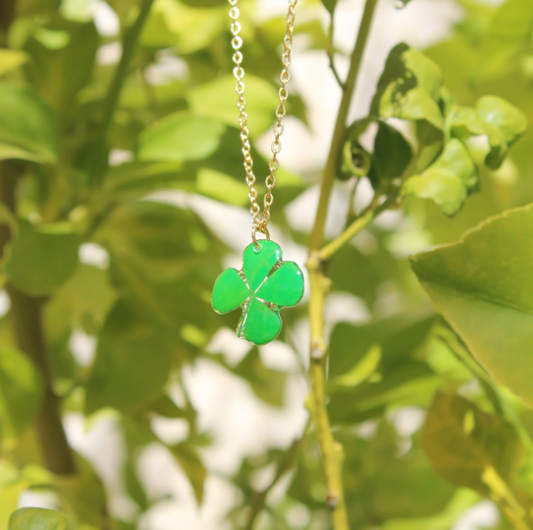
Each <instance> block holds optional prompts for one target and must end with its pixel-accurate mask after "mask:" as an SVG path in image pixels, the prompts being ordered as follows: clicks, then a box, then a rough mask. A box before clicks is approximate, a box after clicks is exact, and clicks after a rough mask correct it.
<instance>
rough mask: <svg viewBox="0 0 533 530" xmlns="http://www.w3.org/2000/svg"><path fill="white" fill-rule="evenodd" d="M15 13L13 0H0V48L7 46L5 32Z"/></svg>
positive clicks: (6, 32)
mask: <svg viewBox="0 0 533 530" xmlns="http://www.w3.org/2000/svg"><path fill="white" fill-rule="evenodd" d="M14 14H15V0H2V1H1V2H0V48H7V34H8V31H9V26H10V25H11V21H12V20H13V16H14Z"/></svg>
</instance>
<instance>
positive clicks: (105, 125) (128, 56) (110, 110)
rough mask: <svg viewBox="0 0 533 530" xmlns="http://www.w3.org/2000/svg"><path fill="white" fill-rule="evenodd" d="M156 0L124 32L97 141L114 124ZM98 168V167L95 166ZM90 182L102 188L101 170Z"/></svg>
mask: <svg viewBox="0 0 533 530" xmlns="http://www.w3.org/2000/svg"><path fill="white" fill-rule="evenodd" d="M153 3H154V0H143V2H142V3H141V6H140V10H139V15H138V16H137V19H136V20H135V22H134V23H133V24H132V25H131V26H130V27H129V28H128V29H127V30H126V31H125V32H124V37H123V39H122V56H121V58H120V61H119V63H118V66H117V68H116V70H115V75H114V76H113V80H112V81H111V86H110V87H109V92H108V94H107V98H106V100H105V101H104V105H103V111H102V112H103V119H102V122H101V123H100V126H99V127H98V130H97V134H96V138H97V140H103V139H105V138H106V137H107V132H108V130H109V127H110V126H111V123H112V122H113V116H114V115H115V111H116V109H117V106H118V102H119V99H120V94H121V93H122V89H123V87H124V83H125V82H126V79H127V77H128V71H129V67H130V63H131V60H132V58H133V54H134V52H135V48H136V46H137V41H138V40H139V37H140V35H141V31H142V29H143V27H144V24H145V23H146V20H147V19H148V15H149V14H150V10H151V8H152V5H153ZM95 167H96V166H95ZM89 182H90V184H91V186H92V187H93V188H100V187H101V185H102V172H101V168H99V169H98V170H94V171H92V172H91V175H90V177H89Z"/></svg>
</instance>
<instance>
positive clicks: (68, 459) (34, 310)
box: [0, 161, 76, 475]
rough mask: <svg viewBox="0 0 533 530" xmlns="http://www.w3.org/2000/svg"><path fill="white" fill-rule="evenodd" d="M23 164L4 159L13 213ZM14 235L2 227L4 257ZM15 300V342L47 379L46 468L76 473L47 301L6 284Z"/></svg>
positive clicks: (40, 420) (2, 195) (3, 179)
mask: <svg viewBox="0 0 533 530" xmlns="http://www.w3.org/2000/svg"><path fill="white" fill-rule="evenodd" d="M20 172H21V168H20V167H19V164H18V163H16V162H13V161H4V162H2V164H1V166H0V200H1V201H2V203H3V204H4V205H5V206H6V207H7V208H8V210H9V211H11V212H12V213H14V212H15V204H16V203H15V189H16V183H17V177H18V174H19V173H20ZM10 238H11V233H10V230H9V227H8V226H6V225H2V226H1V230H0V256H3V255H4V252H5V247H6V245H7V244H8V242H9V240H10ZM6 291H7V293H8V295H9V298H10V300H11V310H10V323H11V327H12V330H13V335H14V337H15V341H16V343H17V346H18V347H19V348H20V350H21V351H22V352H23V353H25V354H26V355H27V356H28V357H29V358H30V359H31V360H32V362H33V364H34V365H35V367H36V368H37V370H39V372H40V374H41V378H42V381H43V391H44V393H43V398H42V400H41V408H40V410H39V412H38V414H37V417H36V420H35V427H36V430H37V435H38V438H39V444H40V446H41V449H42V453H43V458H44V461H45V463H46V467H47V468H48V469H49V470H50V471H52V472H53V473H55V474H57V475H73V474H75V473H76V464H75V461H74V454H73V452H72V449H71V448H70V446H69V445H68V442H67V438H66V435H65V431H64V429H63V424H62V423H61V411H60V400H59V398H58V397H57V396H56V394H55V393H54V390H53V387H52V373H51V370H50V363H49V355H48V350H47V347H46V342H45V338H44V330H43V325H42V304H43V300H42V299H40V298H36V297H33V296H28V295H27V294H25V293H23V292H21V291H19V290H18V289H16V288H15V287H13V286H12V285H9V284H7V285H6Z"/></svg>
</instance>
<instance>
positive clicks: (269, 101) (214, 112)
mask: <svg viewBox="0 0 533 530" xmlns="http://www.w3.org/2000/svg"><path fill="white" fill-rule="evenodd" d="M235 83H236V81H235V77H233V76H232V75H231V76H224V77H220V78H218V79H215V80H214V81H209V82H208V83H205V84H202V85H198V86H196V87H194V88H193V89H191V90H190V91H189V93H188V95H187V100H188V102H189V105H190V106H191V110H192V111H193V112H194V113H195V114H198V115H202V116H207V117H209V118H216V119H218V120H220V121H222V122H224V123H226V124H228V125H235V124H236V123H237V121H238V118H239V111H238V110H237V108H236V103H237V97H238V96H237V94H236V93H235ZM245 83H246V110H247V112H248V114H249V116H250V117H251V118H250V121H249V123H248V128H249V129H250V135H251V136H259V135H260V134H261V133H263V132H264V131H266V130H267V129H269V128H270V127H271V126H272V124H273V123H274V118H275V116H274V111H275V110H276V107H277V106H278V105H279V100H278V92H277V90H276V89H275V88H274V87H273V86H272V85H271V84H270V83H269V82H268V81H265V80H264V79H261V78H260V77H256V76H253V75H247V76H246V81H245Z"/></svg>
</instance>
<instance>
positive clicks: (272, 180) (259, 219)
mask: <svg viewBox="0 0 533 530" xmlns="http://www.w3.org/2000/svg"><path fill="white" fill-rule="evenodd" d="M288 1H289V11H288V14H287V30H286V33H285V37H284V39H283V54H282V56H281V64H282V66H283V68H282V70H281V74H280V76H279V81H280V84H281V87H280V89H279V92H278V96H279V105H278V107H277V109H276V114H275V116H276V121H275V123H274V126H273V128H272V130H273V132H274V141H273V142H272V145H271V150H272V158H271V159H270V161H269V163H268V168H269V174H268V176H267V177H266V179H265V185H266V194H265V197H264V199H263V211H262V212H261V207H260V206H259V203H258V202H257V190H256V189H255V182H256V177H255V174H254V170H253V166H254V161H253V159H252V146H251V144H250V131H249V130H248V112H247V111H246V99H245V98H244V89H245V85H244V81H243V78H244V74H245V72H244V68H243V67H242V60H243V56H242V52H241V47H242V38H241V37H240V36H239V33H240V31H241V24H240V22H239V14H240V13H239V8H238V5H237V4H238V2H239V0H228V2H229V4H230V10H229V16H230V19H231V26H230V30H231V34H232V35H233V37H232V39H231V47H232V48H233V63H234V64H235V68H233V75H234V76H235V79H236V80H237V83H236V85H235V92H237V95H238V99H237V108H238V109H239V126H240V128H241V134H240V136H241V142H242V154H243V156H244V169H245V171H246V184H247V185H248V198H249V199H250V213H251V214H252V239H253V240H254V242H255V240H256V239H255V234H256V232H261V233H263V234H265V235H266V236H267V239H268V238H269V233H268V222H269V221H270V207H271V206H272V203H273V202H274V195H273V193H272V192H273V190H274V186H275V185H276V170H277V169H278V168H279V160H278V154H279V153H280V151H281V141H280V138H281V135H282V134H283V131H284V126H283V123H282V119H283V117H284V116H285V114H286V112H287V109H286V108H285V102H286V101H287V98H288V97H289V91H288V89H287V84H288V83H289V81H290V79H291V75H290V73H289V66H290V64H291V51H292V42H293V34H294V18H295V9H296V4H297V3H298V0H288Z"/></svg>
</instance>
